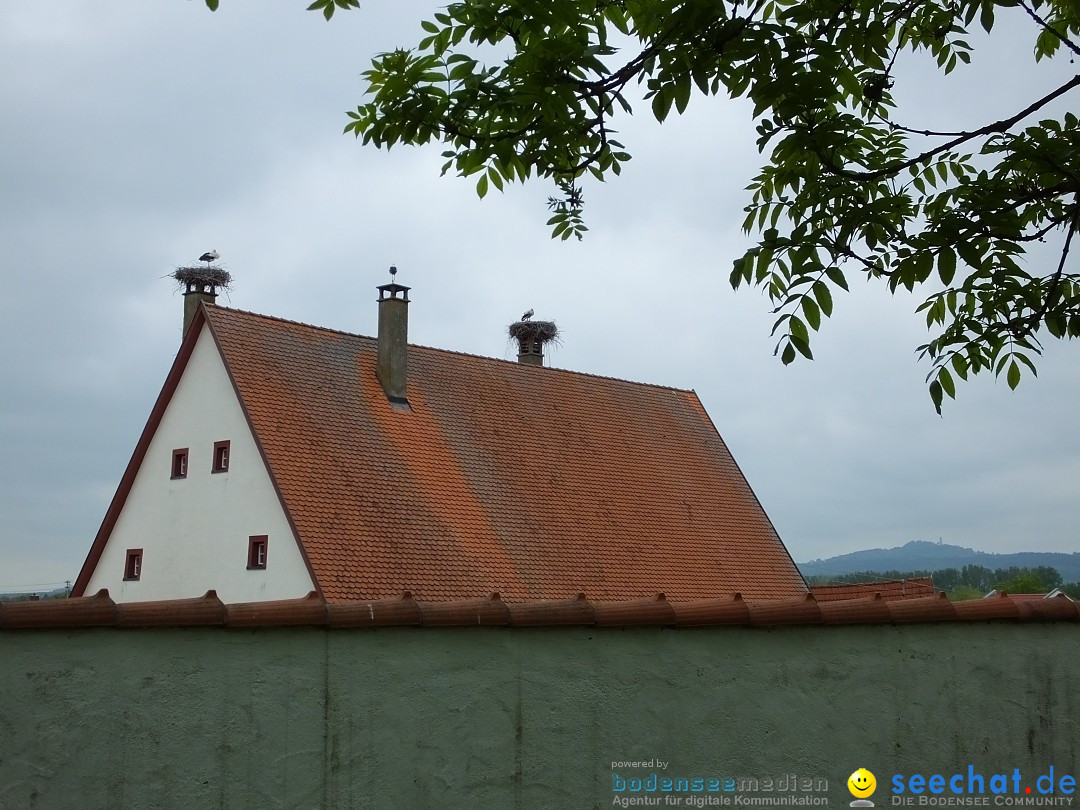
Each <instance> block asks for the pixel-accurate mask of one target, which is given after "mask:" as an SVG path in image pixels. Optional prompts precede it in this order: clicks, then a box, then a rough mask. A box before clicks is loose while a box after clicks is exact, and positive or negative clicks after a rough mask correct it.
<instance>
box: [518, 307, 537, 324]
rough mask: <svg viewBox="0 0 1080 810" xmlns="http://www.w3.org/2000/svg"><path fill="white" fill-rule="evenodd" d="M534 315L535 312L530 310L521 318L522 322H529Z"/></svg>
mask: <svg viewBox="0 0 1080 810" xmlns="http://www.w3.org/2000/svg"><path fill="white" fill-rule="evenodd" d="M534 314H535V311H534V310H532V309H530V310H528V311H526V313H525V314H524V315H522V316H521V320H523V321H527V320H529V319H530V318H531V317H532V316H533V315H534Z"/></svg>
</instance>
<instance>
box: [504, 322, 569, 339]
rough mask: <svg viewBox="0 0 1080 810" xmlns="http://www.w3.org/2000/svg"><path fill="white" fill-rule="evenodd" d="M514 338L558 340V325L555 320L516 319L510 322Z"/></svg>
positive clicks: (511, 334) (511, 333) (511, 335)
mask: <svg viewBox="0 0 1080 810" xmlns="http://www.w3.org/2000/svg"><path fill="white" fill-rule="evenodd" d="M510 337H512V338H514V340H538V341H540V342H541V343H550V342H552V341H554V342H555V343H556V344H558V342H559V327H557V326H556V325H555V321H518V322H517V323H512V324H510Z"/></svg>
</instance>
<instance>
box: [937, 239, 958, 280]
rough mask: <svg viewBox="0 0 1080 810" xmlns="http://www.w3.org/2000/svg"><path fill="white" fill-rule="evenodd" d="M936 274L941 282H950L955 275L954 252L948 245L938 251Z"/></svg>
mask: <svg viewBox="0 0 1080 810" xmlns="http://www.w3.org/2000/svg"><path fill="white" fill-rule="evenodd" d="M938 275H939V276H940V277H941V283H942V284H952V280H953V277H954V276H955V275H956V253H955V252H954V251H953V249H952V248H950V247H944V248H942V249H941V252H940V253H938Z"/></svg>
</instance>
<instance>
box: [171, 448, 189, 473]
mask: <svg viewBox="0 0 1080 810" xmlns="http://www.w3.org/2000/svg"><path fill="white" fill-rule="evenodd" d="M187 471H188V449H187V448H186V447H180V448H178V449H176V450H173V451H172V477H173V478H174V479H175V478H187Z"/></svg>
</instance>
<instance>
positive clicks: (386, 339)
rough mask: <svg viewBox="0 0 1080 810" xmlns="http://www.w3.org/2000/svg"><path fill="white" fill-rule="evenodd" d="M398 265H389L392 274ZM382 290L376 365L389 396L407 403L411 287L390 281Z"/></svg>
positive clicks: (388, 397)
mask: <svg viewBox="0 0 1080 810" xmlns="http://www.w3.org/2000/svg"><path fill="white" fill-rule="evenodd" d="M396 275H397V268H396V267H391V268H390V276H391V278H394V277H396ZM377 289H378V290H379V354H378V361H377V365H376V369H375V373H376V376H377V377H378V378H379V383H380V384H381V385H382V387H383V391H385V392H386V398H387V399H388V400H390V401H391V402H392V403H394V404H395V405H407V404H408V402H409V400H408V398H407V396H406V394H407V388H408V381H409V346H408V340H409V290H410V289H412V288H411V287H406V286H404V285H402V284H398V283H397V282H396V281H391V282H390V283H389V284H382V285H380V286H379V287H378V288H377Z"/></svg>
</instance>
